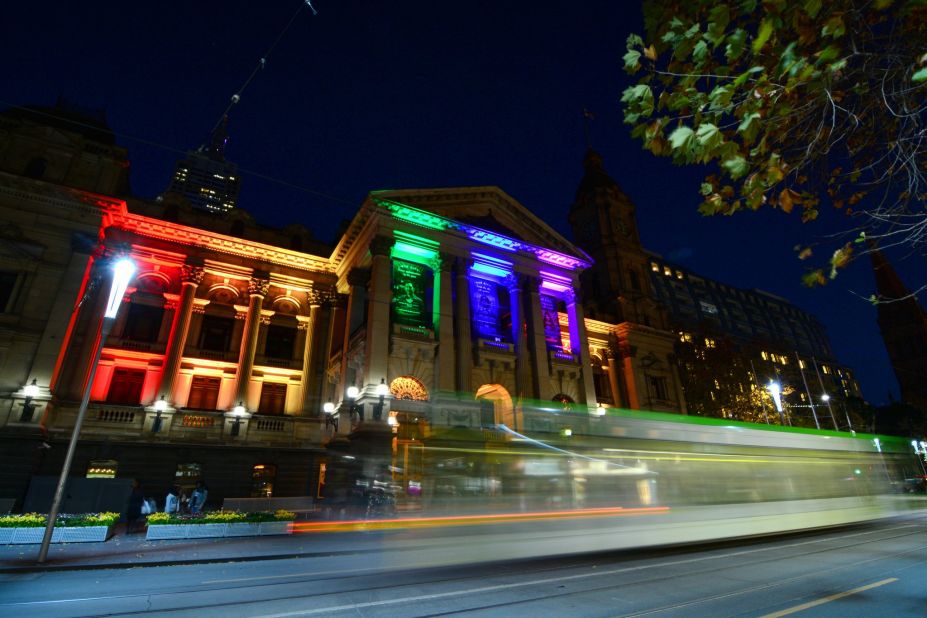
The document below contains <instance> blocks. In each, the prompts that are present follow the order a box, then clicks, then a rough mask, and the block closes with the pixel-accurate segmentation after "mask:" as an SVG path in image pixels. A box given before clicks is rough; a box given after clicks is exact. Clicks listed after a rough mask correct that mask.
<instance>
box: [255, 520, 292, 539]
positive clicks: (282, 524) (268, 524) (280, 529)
mask: <svg viewBox="0 0 927 618" xmlns="http://www.w3.org/2000/svg"><path fill="white" fill-rule="evenodd" d="M260 526H261V536H270V535H274V534H291V533H292V531H293V522H291V521H264V522H261V524H260Z"/></svg>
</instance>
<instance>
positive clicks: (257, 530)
mask: <svg viewBox="0 0 927 618" xmlns="http://www.w3.org/2000/svg"><path fill="white" fill-rule="evenodd" d="M260 534H261V524H259V523H257V522H247V523H237V524H229V527H228V531H227V532H226V534H225V536H260Z"/></svg>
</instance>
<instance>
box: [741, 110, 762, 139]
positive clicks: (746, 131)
mask: <svg viewBox="0 0 927 618" xmlns="http://www.w3.org/2000/svg"><path fill="white" fill-rule="evenodd" d="M760 118H761V116H760V113H759V112H749V113H747V114H745V115H744V117H743V118H742V119H741V121H740V124H739V125H737V132H738V133H743V135H744V140H745V141H747V142H752V141H753V140H754V138H756V134H757V131H759V129H760V123H759V122H758V121H759V119H760Z"/></svg>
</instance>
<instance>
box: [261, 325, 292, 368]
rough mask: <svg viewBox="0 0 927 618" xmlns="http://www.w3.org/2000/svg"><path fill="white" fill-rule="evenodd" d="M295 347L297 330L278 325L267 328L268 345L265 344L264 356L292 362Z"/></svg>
mask: <svg viewBox="0 0 927 618" xmlns="http://www.w3.org/2000/svg"><path fill="white" fill-rule="evenodd" d="M295 347H296V329H295V328H291V327H289V326H280V325H278V324H271V325H270V326H268V327H267V343H265V344H264V356H267V357H269V358H280V359H285V360H291V359H292V358H293V349H294V348H295Z"/></svg>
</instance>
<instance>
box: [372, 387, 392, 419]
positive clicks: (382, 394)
mask: <svg viewBox="0 0 927 618" xmlns="http://www.w3.org/2000/svg"><path fill="white" fill-rule="evenodd" d="M388 394H389V386H387V385H386V379H385V378H380V383H379V384H377V396H378V397H379V398H380V401H379V403H377V405H376V407H375V408H374V409H373V420H375V421H379V420H381V419H382V418H383V406H384V405H385V403H384V402H385V399H386V396H387V395H388Z"/></svg>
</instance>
